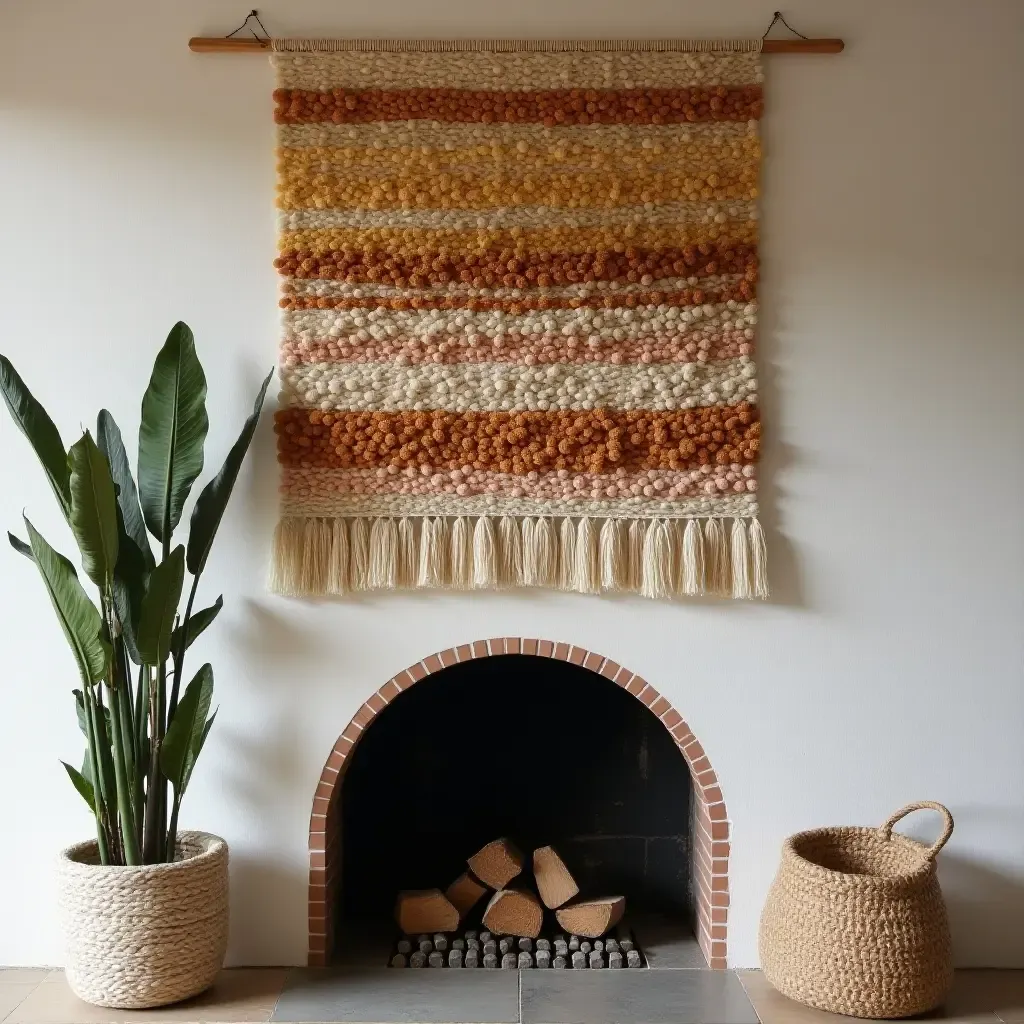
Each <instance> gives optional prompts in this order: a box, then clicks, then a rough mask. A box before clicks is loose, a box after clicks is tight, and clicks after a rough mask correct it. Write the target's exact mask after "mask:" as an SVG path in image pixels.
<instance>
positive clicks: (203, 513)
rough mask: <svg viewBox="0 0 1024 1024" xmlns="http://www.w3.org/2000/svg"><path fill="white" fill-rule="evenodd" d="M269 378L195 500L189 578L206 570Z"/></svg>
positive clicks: (257, 421) (191, 523)
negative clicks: (229, 449) (212, 476)
mask: <svg viewBox="0 0 1024 1024" xmlns="http://www.w3.org/2000/svg"><path fill="white" fill-rule="evenodd" d="M273 376H274V371H273V370H271V371H270V373H268V374H267V377H266V380H264V381H263V386H262V387H261V388H260V391H259V394H258V395H257V396H256V402H255V404H254V406H253V410H252V415H251V416H250V417H249V418H248V419H247V420H246V421H245V425H244V426H243V427H242V432H241V433H240V434H239V435H238V439H237V440H236V441H235V443H234V444H233V445H232V446H231V451H229V452H228V456H227V458H226V459H225V460H224V465H223V466H221V468H220V472H219V473H218V474H217V475H216V476H215V477H214V478H213V479H212V480H211V481H210V482H209V483H208V484H207V485H206V486H205V487H204V488H203V489H202V491H201V492H200V494H199V497H198V498H196V507H195V508H194V509H192V520H191V522H190V523H189V528H188V571H189V572H190V573H192V575H193V576H198V575H199V574H200V573H201V572H202V571H203V569H204V567H205V566H206V559H207V558H208V557H209V555H210V548H212V547H213V538H214V537H215V536H216V535H217V527H219V526H220V521H221V519H222V518H223V516H224V509H225V508H226V507H227V504H228V499H229V498H230V497H231V491H232V489H233V488H234V486H235V481H236V480H237V479H238V471H239V469H241V467H242V461H243V460H244V459H245V453H246V452H247V451H248V450H249V445H250V444H251V443H252V438H253V434H255V433H256V426H257V424H258V423H259V420H260V411H261V410H262V409H263V400H264V399H265V398H266V397H267V388H268V387H269V386H270V381H271V378H272V377H273Z"/></svg>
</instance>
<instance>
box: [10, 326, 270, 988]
mask: <svg viewBox="0 0 1024 1024" xmlns="http://www.w3.org/2000/svg"><path fill="white" fill-rule="evenodd" d="M271 375H272V373H271V374H268V376H267V379H266V380H264V382H263V386H262V387H261V388H260V392H259V395H258V396H257V398H256V404H255V408H254V409H253V412H252V415H251V416H250V417H249V418H248V419H247V420H246V422H245V425H244V426H243V428H242V432H241V434H240V435H239V437H238V439H237V440H236V441H235V443H234V445H233V447H232V448H231V450H230V452H229V453H228V455H227V458H226V459H225V461H224V465H223V466H222V467H221V469H220V472H218V473H217V475H216V476H215V477H214V478H213V479H212V480H210V481H209V482H208V483H207V484H206V486H205V487H204V488H203V489H202V491H201V492H200V493H199V496H198V498H197V499H196V502H195V506H194V508H193V511H192V515H191V520H190V523H189V532H188V540H187V543H185V544H177V545H175V544H174V542H173V537H174V532H175V529H176V528H177V526H178V524H179V521H180V519H181V517H182V510H183V507H184V505H185V502H186V499H187V498H188V495H189V492H190V490H191V489H192V485H193V484H194V483H195V481H196V479H197V478H198V477H199V475H200V473H201V472H202V469H203V449H204V445H205V441H206V433H207V427H208V423H209V421H208V419H207V415H206V377H205V375H204V373H203V368H202V366H201V365H200V362H199V359H198V357H197V355H196V350H195V344H194V341H193V338H192V332H191V331H190V330H189V329H188V327H186V326H185V324H183V323H178V324H175V326H174V327H173V328H172V329H171V332H170V334H169V335H168V337H167V341H166V343H165V344H164V346H163V348H162V349H161V350H160V352H159V354H158V355H157V357H156V362H155V364H154V366H153V373H152V376H151V378H150V381H149V386H148V387H147V389H146V393H145V395H144V396H143V399H142V414H141V422H140V426H139V444H138V476H137V481H136V478H134V477H133V476H132V471H131V469H130V467H129V462H128V455H127V452H126V451H125V447H124V443H123V441H122V439H121V432H120V430H119V429H118V427H117V424H116V423H115V422H114V418H113V417H112V416H111V415H110V413H109V412H107V410H106V409H104V410H102V411H101V412H100V414H99V417H98V419H97V423H96V435H95V437H94V436H93V435H92V434H91V433H90V432H89V431H85V432H84V433H83V435H82V436H81V438H79V440H78V441H76V442H75V443H74V444H73V445H72V446H71V448H70V449H69V450H66V449H65V447H64V443H63V441H62V440H61V437H60V434H59V432H58V430H57V428H56V426H55V425H54V423H53V421H52V420H51V419H50V417H49V416H48V415H47V413H46V410H45V409H44V408H43V407H42V405H40V404H39V402H38V401H36V399H35V398H34V397H33V395H32V393H31V392H30V391H29V389H28V388H27V387H26V386H25V384H24V382H23V381H22V379H21V377H20V376H19V375H18V373H17V371H16V370H15V369H14V367H13V366H12V365H11V362H10V360H8V359H7V358H6V357H4V356H0V391H2V393H3V397H4V401H5V403H6V404H7V408H8V409H9V411H10V413H11V416H12V417H13V418H14V421H15V423H16V424H17V425H18V427H19V428H20V429H21V431H22V433H23V434H24V435H25V436H26V437H27V438H28V440H29V442H30V444H31V445H32V447H33V449H34V450H35V453H36V455H37V456H38V458H39V461H40V462H41V463H42V466H43V470H44V471H45V473H46V476H47V478H48V480H49V483H50V487H51V488H52V489H53V493H54V495H55V496H56V498H57V503H58V505H59V506H60V509H61V511H62V513H63V514H64V517H65V519H66V520H67V523H68V526H69V527H70V529H71V533H72V535H73V536H74V539H75V541H76V543H77V544H78V549H79V553H80V555H81V565H82V571H83V573H84V575H85V578H86V579H85V581H83V580H81V579H80V578H79V575H78V572H77V571H76V569H75V567H74V566H73V565H72V564H71V562H70V561H69V560H68V559H67V558H65V557H64V556H63V555H62V554H60V553H59V552H58V551H56V550H55V549H54V548H53V547H51V546H50V544H49V543H47V541H46V540H45V539H44V538H43V536H42V535H41V534H40V533H39V531H38V530H36V529H35V527H34V526H33V525H32V523H31V522H30V521H29V519H28V518H27V517H25V530H26V533H27V536H26V537H25V538H24V539H22V538H20V537H17V536H15V535H14V534H8V537H9V539H10V542H11V544H12V546H13V547H14V548H15V549H16V550H17V551H19V552H20V553H21V554H23V555H25V556H26V557H27V558H29V559H31V560H32V561H33V562H34V563H35V566H36V569H37V570H38V572H39V575H40V577H41V578H42V581H43V584H44V585H45V587H46V591H47V593H48V594H49V597H50V601H51V603H52V605H53V608H54V611H55V612H56V614H57V619H58V621H59V622H60V625H61V628H62V630H63V632H64V636H65V638H66V639H67V641H68V644H69V645H70V647H71V650H72V652H73V654H74V657H75V662H76V664H77V667H78V674H79V679H80V683H81V685H80V687H79V688H77V689H74V690H73V691H72V693H73V694H74V699H75V705H76V710H77V713H78V721H79V725H80V726H81V729H82V732H83V733H84V734H85V739H86V751H85V760H84V762H83V764H82V767H81V768H80V769H78V768H75V767H73V766H72V765H70V764H67V763H65V765H64V767H65V768H66V769H67V773H68V775H69V776H70V777H71V781H72V782H73V783H74V786H75V788H76V789H77V790H78V792H79V793H80V794H81V795H82V797H83V799H84V800H85V802H86V804H87V805H88V807H89V810H90V812H91V813H92V815H93V818H94V820H95V825H96V838H95V839H92V840H90V841H89V842H85V843H79V844H77V845H75V846H72V847H70V848H69V849H67V850H65V851H64V852H63V853H62V854H61V857H60V861H59V868H58V883H59V903H60V912H61V920H62V927H63V930H64V933H65V934H64V938H65V942H66V945H67V955H68V961H67V978H68V982H69V984H70V985H71V988H72V989H73V990H74V991H75V993H76V994H77V995H78V996H80V997H81V998H82V999H85V1000H87V1001H88V1002H91V1003H96V1004H98V1005H100V1006H114V1007H150V1006H160V1005H163V1004H165V1003H171V1002H176V1001H177V1000H179V999H185V998H187V997H189V996H192V995H196V994H197V993H199V992H201V991H203V990H204V989H205V988H207V987H208V986H209V985H210V984H212V982H213V980H214V978H215V977H216V975H217V972H218V971H219V969H220V967H221V965H222V963H223V960H224V953H225V948H226V945H227V922H228V902H227V865H228V851H227V845H226V844H225V842H224V841H223V840H222V839H219V838H218V837H216V836H213V835H209V834H207V833H204V832H180V833H179V831H178V813H179V810H180V808H181V801H182V797H183V796H184V794H185V791H186V790H187V788H188V784H189V780H190V779H191V777H192V771H193V768H194V767H195V762H196V758H197V757H198V756H199V753H200V751H201V750H202V748H203V744H204V742H205V740H206V737H207V734H208V733H209V731H210V727H211V726H212V725H213V720H214V718H215V717H216V712H214V713H213V714H211V713H210V708H211V703H212V698H213V669H212V668H211V667H210V665H209V664H204V665H202V666H201V667H200V668H199V669H198V671H196V672H195V673H193V675H192V678H191V681H189V682H188V683H187V685H185V662H186V656H187V653H188V650H189V647H190V646H191V645H192V644H193V642H194V641H195V640H196V639H197V638H198V637H199V635H200V634H201V633H202V632H203V631H204V630H205V629H206V628H207V627H208V626H209V625H210V624H211V623H212V622H213V620H214V619H215V618H216V616H217V613H218V612H219V611H220V609H221V607H222V604H223V601H222V599H221V598H220V597H218V598H217V600H216V601H215V602H214V603H213V604H212V605H209V606H208V607H205V608H201V609H197V608H196V607H195V602H196V596H197V591H198V588H199V580H200V578H201V577H202V574H203V570H204V569H205V567H206V562H207V559H208V557H209V554H210V548H211V546H212V544H213V540H214V537H215V536H216V534H217V528H218V527H219V526H220V522H221V518H222V516H223V514H224V509H225V507H226V505H227V502H228V498H229V497H230V495H231V490H232V488H233V486H234V483H235V480H236V478H237V476H238V471H239V468H240V467H241V464H242V460H243V459H244V458H245V453H246V451H247V450H248V448H249V444H250V442H251V441H252V438H253V434H254V433H255V430H256V424H257V421H258V420H259V415H260V410H261V408H262V406H263V400H264V397H265V395H266V392H267V386H268V385H269V383H270V377H271ZM150 536H152V537H153V539H154V540H155V541H156V547H157V552H156V554H154V551H153V548H152V546H151V543H150ZM186 576H190V577H191V582H190V583H189V585H188V593H187V598H186V600H185V607H184V611H183V612H179V610H178V609H179V605H180V603H181V598H182V593H183V590H184V587H185V581H186ZM83 582H87V583H91V584H92V586H93V587H94V588H95V591H96V598H95V600H94V599H92V598H90V597H89V595H88V594H87V592H86V589H85V587H84V586H83Z"/></svg>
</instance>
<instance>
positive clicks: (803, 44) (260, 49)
mask: <svg viewBox="0 0 1024 1024" xmlns="http://www.w3.org/2000/svg"><path fill="white" fill-rule="evenodd" d="M188 48H189V49H190V50H192V52H193V53H269V52H270V40H269V39H221V38H216V37H212V36H193V37H192V38H191V39H190V40H189V41H188ZM761 52H762V53H842V52H843V41H842V39H766V40H765V41H764V45H763V46H762V48H761Z"/></svg>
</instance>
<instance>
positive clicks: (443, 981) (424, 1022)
mask: <svg viewBox="0 0 1024 1024" xmlns="http://www.w3.org/2000/svg"><path fill="white" fill-rule="evenodd" d="M538 973H539V972H538ZM271 1020H274V1021H338V1022H344V1024H448V1022H453V1021H465V1022H467V1024H468V1022H472V1024H516V1022H517V1021H518V1020H519V972H518V971H485V970H476V971H466V970H463V971H449V970H431V969H430V968H426V969H423V970H413V969H410V968H406V969H405V970H397V969H392V968H387V967H381V968H357V967H353V968H349V967H337V968H333V967H329V968H325V969H321V970H308V971H296V972H295V973H294V975H292V977H290V978H289V979H288V983H287V984H286V985H285V990H284V992H282V993H281V998H280V999H279V1000H278V1003H277V1009H276V1010H275V1011H274V1015H273V1017H272V1018H271Z"/></svg>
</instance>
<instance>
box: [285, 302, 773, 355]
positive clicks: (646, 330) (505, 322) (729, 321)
mask: <svg viewBox="0 0 1024 1024" xmlns="http://www.w3.org/2000/svg"><path fill="white" fill-rule="evenodd" d="M656 317H658V318H659V319H660V322H659V320H656V319H655V318H656ZM281 319H282V326H283V327H284V334H283V338H282V340H283V341H303V340H312V339H314V338H338V337H343V336H355V337H359V332H360V331H361V330H365V331H366V332H367V337H368V338H370V337H378V335H379V337H380V338H381V339H383V338H384V337H387V336H390V333H389V332H388V331H387V328H389V327H394V328H395V329H396V331H397V334H396V335H395V336H396V337H404V338H408V337H420V338H423V339H424V340H427V339H432V340H434V341H446V340H448V339H447V338H446V337H445V335H446V334H447V333H450V334H451V335H452V340H453V341H454V340H455V338H457V337H458V338H465V336H466V335H467V334H470V333H472V332H473V331H476V332H477V333H478V334H479V335H480V338H479V339H478V340H479V341H480V342H485V341H486V339H487V338H494V337H496V336H498V335H501V336H505V335H509V334H512V333H520V334H536V335H538V336H540V335H541V334H542V333H543V332H545V331H551V332H554V331H557V332H559V333H561V334H562V335H563V336H565V337H571V336H574V335H575V336H578V337H581V338H584V339H587V340H588V341H589V340H590V339H591V338H593V343H594V344H595V345H600V344H602V343H604V344H612V343H613V341H614V342H621V340H623V338H625V337H626V336H627V335H628V337H629V338H630V339H632V340H634V341H635V340H637V339H639V338H648V337H650V338H654V337H663V336H665V335H674V334H681V333H683V331H684V329H685V328H686V326H687V325H688V324H691V323H694V322H696V321H699V322H700V324H701V325H702V326H704V327H707V328H712V327H725V326H727V325H728V326H732V327H737V328H744V327H748V326H749V327H753V326H754V324H756V323H757V304H756V303H753V302H750V303H747V304H745V305H743V304H740V303H733V304H732V305H730V304H728V303H722V302H719V303H713V304H708V305H705V306H682V307H668V308H667V309H666V310H665V311H664V312H662V310H661V307H659V306H636V307H635V308H633V309H628V308H624V307H621V306H615V307H613V308H612V309H599V308H597V307H592V306H582V307H580V308H579V309H543V310H531V311H529V312H526V313H522V314H518V315H516V314H512V313H508V314H505V313H498V312H487V313H476V312H473V311H472V310H467V309H431V310H416V309H379V308H378V309H369V310H368V309H296V310H288V311H286V312H285V313H284V314H283V315H282V318H281ZM375 327H377V328H380V331H379V332H378V333H377V334H375V333H374V328H375ZM534 328H536V330H535V329H534ZM615 329H621V330H622V331H623V332H626V333H625V334H624V335H623V338H613V337H611V336H608V337H602V336H601V331H602V330H615Z"/></svg>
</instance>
